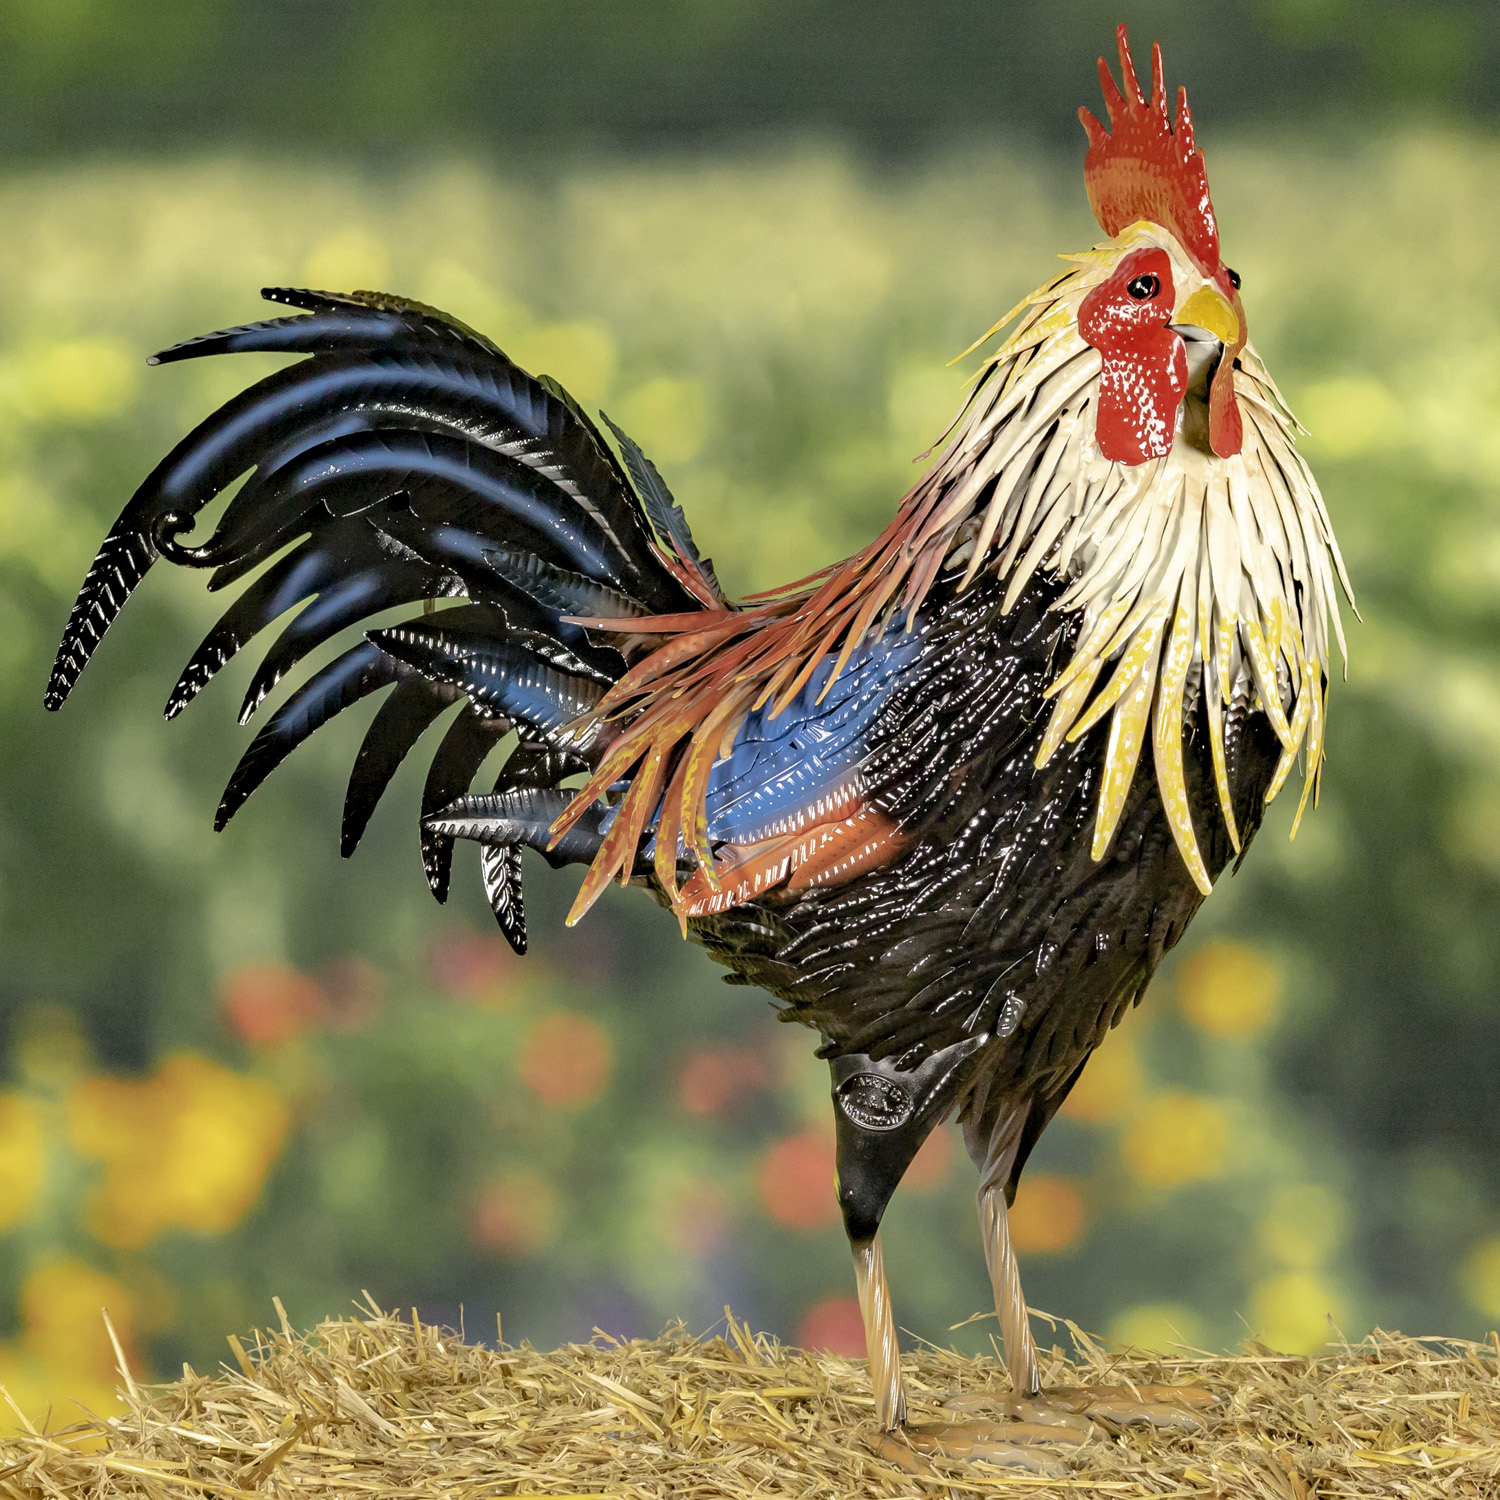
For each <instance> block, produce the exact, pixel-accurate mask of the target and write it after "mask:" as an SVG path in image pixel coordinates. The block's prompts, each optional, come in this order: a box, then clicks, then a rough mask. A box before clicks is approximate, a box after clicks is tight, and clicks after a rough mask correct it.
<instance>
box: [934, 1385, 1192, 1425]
mask: <svg viewBox="0 0 1500 1500" xmlns="http://www.w3.org/2000/svg"><path fill="white" fill-rule="evenodd" d="M1217 1400H1218V1397H1216V1396H1215V1395H1214V1393H1213V1392H1212V1391H1210V1390H1206V1389H1205V1388H1204V1387H1203V1386H1199V1385H1134V1386H1125V1385H1075V1386H1054V1387H1051V1388H1050V1389H1048V1390H1046V1391H1043V1392H1041V1393H1040V1394H1039V1395H1037V1396H1034V1397H1030V1398H1027V1397H1024V1396H1017V1395H1015V1394H1014V1393H1013V1392H1011V1391H971V1392H969V1393H968V1394H966V1395H962V1396H952V1397H950V1398H949V1399H948V1400H947V1401H945V1402H944V1403H943V1406H944V1407H945V1408H946V1409H947V1410H948V1411H953V1412H965V1413H971V1412H972V1413H975V1414H979V1413H984V1414H989V1413H994V1414H996V1415H997V1416H1003V1417H1010V1418H1013V1419H1018V1420H1019V1421H1021V1422H1023V1423H1055V1424H1057V1425H1062V1426H1065V1425H1069V1424H1070V1423H1075V1422H1082V1423H1083V1424H1084V1426H1086V1427H1091V1426H1092V1424H1093V1423H1095V1422H1097V1423H1098V1424H1099V1426H1101V1427H1105V1428H1108V1429H1109V1431H1111V1432H1118V1431H1119V1430H1120V1429H1121V1428H1122V1427H1158V1428H1162V1429H1164V1430H1167V1431H1173V1432H1200V1431H1202V1429H1203V1428H1204V1427H1205V1426H1206V1425H1207V1424H1206V1419H1205V1418H1204V1416H1203V1415H1202V1412H1203V1411H1204V1409H1205V1408H1206V1407H1210V1406H1213V1405H1214V1404H1215V1402H1216V1401H1217ZM1095 1430H1097V1429H1095Z"/></svg>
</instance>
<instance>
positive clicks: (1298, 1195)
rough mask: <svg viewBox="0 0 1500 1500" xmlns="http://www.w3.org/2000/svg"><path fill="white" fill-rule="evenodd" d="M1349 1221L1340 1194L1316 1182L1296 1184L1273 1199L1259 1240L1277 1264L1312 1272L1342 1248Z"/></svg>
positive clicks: (1261, 1224) (1257, 1232) (1258, 1233)
mask: <svg viewBox="0 0 1500 1500" xmlns="http://www.w3.org/2000/svg"><path fill="white" fill-rule="evenodd" d="M1347 1219H1348V1212H1347V1210H1346V1209H1345V1207H1344V1202H1343V1200H1342V1199H1341V1198H1340V1197H1339V1196H1338V1194H1337V1193H1333V1192H1330V1191H1329V1190H1328V1189H1327V1188H1325V1187H1319V1186H1318V1185H1317V1184H1316V1183H1312V1182H1303V1183H1293V1184H1292V1185H1290V1186H1288V1187H1283V1188H1279V1189H1277V1191H1276V1192H1275V1194H1274V1195H1273V1196H1272V1199H1271V1203H1270V1206H1269V1208H1268V1210H1267V1212H1266V1215H1265V1217H1264V1218H1263V1219H1261V1221H1260V1222H1259V1223H1258V1224H1257V1225H1256V1226H1255V1237H1256V1239H1257V1240H1258V1241H1259V1243H1260V1248H1261V1249H1262V1250H1264V1251H1265V1252H1266V1254H1267V1255H1268V1256H1270V1257H1271V1258H1272V1259H1273V1260H1278V1261H1280V1262H1281V1263H1282V1264H1283V1265H1286V1266H1292V1267H1295V1268H1297V1269H1299V1270H1304V1271H1310V1270H1312V1269H1313V1268H1314V1267H1316V1266H1318V1265H1321V1264H1322V1262H1323V1261H1325V1260H1326V1259H1327V1258H1328V1257H1329V1255H1331V1254H1332V1253H1333V1251H1334V1250H1336V1249H1337V1248H1338V1245H1339V1242H1340V1241H1341V1240H1342V1239H1343V1237H1344V1227H1345V1223H1346V1221H1347Z"/></svg>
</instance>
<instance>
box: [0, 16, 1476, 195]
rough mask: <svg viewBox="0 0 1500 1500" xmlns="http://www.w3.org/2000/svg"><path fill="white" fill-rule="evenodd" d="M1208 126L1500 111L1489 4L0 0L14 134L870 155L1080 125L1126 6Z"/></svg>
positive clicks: (517, 163)
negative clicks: (781, 149)
mask: <svg viewBox="0 0 1500 1500" xmlns="http://www.w3.org/2000/svg"><path fill="white" fill-rule="evenodd" d="M1121 19H1124V20H1127V21H1129V22H1130V24H1131V26H1132V28H1133V30H1134V34H1135V38H1136V42H1137V45H1138V46H1142V47H1144V44H1145V43H1147V42H1149V41H1150V40H1151V38H1152V37H1159V38H1160V40H1161V41H1162V43H1163V45H1164V46H1165V48H1166V50H1167V57H1168V63H1169V66H1170V67H1171V69H1172V70H1173V76H1174V78H1186V79H1189V80H1191V83H1192V97H1193V101H1194V104H1195V106H1196V107H1197V109H1198V111H1199V119H1200V121H1212V122H1213V124H1214V126H1215V128H1221V127H1223V126H1225V125H1226V124H1230V123H1244V122H1246V121H1270V122H1278V121H1284V120H1285V119H1286V118H1287V117H1288V116H1291V117H1294V118H1297V119H1299V120H1305V119H1308V118H1318V119H1320V120H1322V121H1325V122H1326V121H1328V120H1329V119H1330V118H1333V119H1338V118H1344V119H1352V120H1354V121H1356V122H1357V121H1359V120H1361V119H1362V118H1364V117H1366V116H1368V115H1370V114H1372V113H1373V114H1376V115H1379V114H1382V113H1385V112H1402V113H1404V112H1409V111H1414V110H1415V111H1421V112H1433V111H1436V112H1440V113H1442V114H1452V113H1455V112H1456V113H1458V114H1459V115H1478V116H1481V117H1493V115H1494V111H1495V97H1496V96H1495V90H1494V87H1493V83H1492V80H1493V79H1494V77H1495V74H1496V69H1497V66H1500V13H1497V11H1496V9H1495V7H1494V6H1492V5H1487V4H1485V3H1483V0H1245V3H1241V4H1235V5H1228V4H1220V5H1203V4H1198V3H1194V0H1136V3H1134V4H1132V5H1129V6H1122V5H1120V4H1118V3H1117V0H1052V3H1051V4H1048V5H1014V4H1001V3H994V0H989V3H986V0H924V3H923V4H920V5H913V4H910V3H909V0H817V3H815V4H808V3H806V0H711V3H704V0H609V3H608V4H603V5H601V4H599V3H598V0H546V3H540V4H539V3H536V0H443V3H442V4H439V5H430V4H429V5H419V4H412V3H411V0H318V3H317V4H316V5H309V4H305V3H297V0H238V3H236V4H233V5H223V4H215V3H213V0H149V3H147V0H0V131H3V132H4V139H5V140H6V142H7V148H8V150H9V151H10V152H11V153H13V154H14V153H16V152H26V153H28V154H31V155H43V156H50V155H53V154H56V153H59V152H61V153H64V154H68V153H77V152H80V151H83V152H96V151H99V150H101V149H103V150H119V149H121V148H122V147H123V148H135V149H140V148H146V149H150V150H163V149H169V150H174V149H181V148H182V147H183V146H199V147H201V146H203V145H205V144H206V145H212V146H220V147H222V146H224V145H226V144H230V143H245V142H254V143H256V144H259V145H263V146H271V147H273V148H280V149H286V148H290V149H292V150H295V151H308V150H309V149H311V150H313V151H338V152H345V153H349V152H354V153H360V154H362V155H365V156H367V157H369V158H371V159H373V160H375V161H379V162H384V161H386V160H388V159H389V157H390V156H391V154H392V153H401V152H411V151H413V150H415V151H417V152H428V151H431V150H432V149H434V148H437V149H452V148H455V147H458V148H460V149H463V150H465V151H474V150H476V149H483V150H489V151H493V152H495V153H496V155H497V156H498V158H499V159H500V160H502V161H503V162H504V163H505V165H506V168H507V170H509V171H512V172H518V173H525V172H530V171H534V170H535V169H536V168H537V167H538V165H539V164H546V163H548V162H552V161H555V160H556V159H557V158H558V156H559V155H560V154H561V155H563V156H568V155H572V154H576V153H578V152H580V151H584V152H587V151H593V150H597V149H599V148H601V147H602V148H605V149H614V148H624V149H627V150H635V149H640V148H642V147H644V148H647V149H653V148H660V147H663V146H666V147H673V146H681V145H684V144H686V145H690V146H692V147H693V148H701V147H702V146H703V145H704V144H705V143H708V142H716V143H723V142H726V141H732V142H740V141H743V140H744V139H745V138H746V137H747V136H752V137H753V136H765V135H767V134H770V133H781V132H793V133H798V134H810V135H815V136H819V137H823V136H832V137H833V138H834V139H836V140H839V141H842V142H845V143H847V144H849V145H851V146H856V147H858V148H860V149H863V150H867V151H869V152H871V153H873V154H874V155H876V156H878V157H881V158H886V157H889V156H891V155H904V154H909V153H912V152H914V151H917V152H920V151H924V150H926V149H929V148H931V147H932V146H934V145H944V144H946V143H947V142H949V141H950V140H951V139H952V138H953V137H954V136H955V135H958V136H964V135H967V134H969V133H971V132H974V133H977V132H988V131H993V130H994V129H995V128H996V127H997V126H998V127H1003V128H1005V129H1007V130H1010V131H1020V132H1024V133H1025V134H1026V135H1027V136H1029V137H1032V138H1041V139H1046V140H1051V141H1054V142H1059V141H1060V142H1063V143H1065V144H1066V145H1067V146H1068V147H1069V148H1074V147H1076V146H1077V144H1078V140H1079V133H1078V127H1077V123H1076V119H1075V111H1076V108H1077V106H1078V105H1079V104H1080V103H1084V102H1088V103H1093V102H1094V101H1095V97H1096V96H1095V90H1094V83H1093V70H1092V61H1093V58H1094V57H1095V56H1096V55H1097V54H1098V53H1100V52H1109V51H1110V50H1111V48H1112V42H1113V33H1114V28H1115V26H1116V24H1117V23H1118V22H1119V21H1120V20H1121Z"/></svg>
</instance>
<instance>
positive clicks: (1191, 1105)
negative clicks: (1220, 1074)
mask: <svg viewBox="0 0 1500 1500" xmlns="http://www.w3.org/2000/svg"><path fill="white" fill-rule="evenodd" d="M1228 1143H1229V1122H1228V1121H1227V1120H1226V1119H1225V1117H1224V1110H1223V1108H1222V1106H1220V1105H1218V1104H1216V1103H1215V1102H1214V1101H1213V1100H1212V1099H1201V1098H1198V1097H1196V1096H1194V1095H1192V1094H1162V1095H1160V1096H1159V1097H1157V1098H1155V1099H1153V1100H1151V1101H1150V1103H1148V1104H1147V1105H1146V1106H1145V1107H1144V1108H1143V1109H1142V1110H1141V1111H1140V1113H1139V1114H1137V1115H1136V1116H1135V1118H1134V1119H1133V1120H1131V1122H1130V1124H1129V1125H1128V1126H1127V1127H1126V1129H1125V1133H1124V1135H1123V1136H1122V1137H1121V1140H1120V1154H1121V1155H1122V1156H1123V1157H1124V1158H1125V1165H1126V1166H1127V1167H1128V1168H1129V1169H1130V1171H1131V1173H1132V1174H1133V1175H1134V1177H1135V1178H1136V1180H1137V1181H1138V1182H1144V1183H1149V1184H1150V1185H1151V1186H1153V1187H1173V1186H1175V1185H1176V1184H1177V1183H1180V1182H1191V1181H1192V1180H1194V1179H1195V1178H1204V1177H1217V1176H1218V1175H1219V1173H1220V1172H1221V1171H1222V1170H1223V1162H1224V1148H1225V1146H1227V1145H1228Z"/></svg>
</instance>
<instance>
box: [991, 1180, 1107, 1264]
mask: <svg viewBox="0 0 1500 1500" xmlns="http://www.w3.org/2000/svg"><path fill="white" fill-rule="evenodd" d="M1087 1223H1088V1209H1087V1207H1086V1206H1085V1205H1084V1201H1083V1194H1082V1193H1080V1192H1079V1191H1078V1188H1077V1186H1076V1185H1075V1184H1074V1183H1073V1182H1072V1181H1070V1180H1069V1179H1068V1178H1066V1177H1054V1176H1051V1175H1049V1174H1048V1173H1046V1172H1039V1173H1036V1174H1034V1175H1032V1176H1030V1177H1023V1178H1022V1179H1021V1185H1020V1187H1019V1188H1017V1189H1016V1201H1015V1202H1014V1203H1013V1204H1012V1205H1011V1209H1010V1238H1011V1242H1012V1243H1013V1244H1014V1245H1015V1247H1016V1249H1017V1250H1018V1251H1028V1252H1029V1253H1031V1254H1033V1255H1049V1254H1054V1253H1056V1252H1057V1251H1059V1250H1066V1249H1067V1248H1068V1247H1069V1246H1070V1245H1072V1244H1074V1243H1075V1242H1076V1241H1077V1239H1078V1238H1079V1236H1080V1235H1081V1234H1082V1233H1083V1231H1084V1227H1085V1225H1086V1224H1087Z"/></svg>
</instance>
